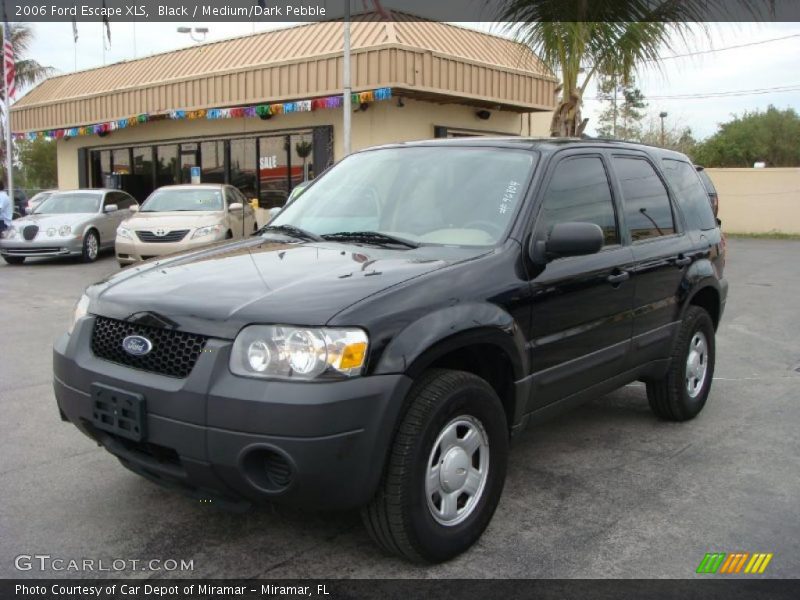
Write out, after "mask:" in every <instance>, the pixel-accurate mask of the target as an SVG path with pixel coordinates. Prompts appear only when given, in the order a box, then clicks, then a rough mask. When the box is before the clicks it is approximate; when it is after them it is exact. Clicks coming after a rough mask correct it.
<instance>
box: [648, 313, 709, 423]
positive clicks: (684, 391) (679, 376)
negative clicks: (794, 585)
mask: <svg viewBox="0 0 800 600" xmlns="http://www.w3.org/2000/svg"><path fill="white" fill-rule="evenodd" d="M697 333H701V334H702V335H703V336H704V337H705V341H706V353H705V355H706V358H705V361H706V362H705V364H706V370H705V377H704V379H703V382H702V385H699V386H697V391H696V392H695V395H694V396H692V395H691V394H690V393H689V389H688V385H689V383H688V380H687V360H688V358H689V353H690V351H691V348H690V346H691V344H692V343H693V342H694V341H695V340H696V338H695V335H696V334H697ZM714 357H715V342H714V322H713V321H712V320H711V316H710V315H709V314H708V313H707V312H706V311H705V310H704V309H702V308H700V307H699V306H689V308H688V309H687V310H686V315H685V316H684V318H683V323H682V324H681V328H680V331H679V332H678V339H677V340H676V343H675V348H674V350H673V352H672V361H671V364H670V367H669V371H668V372H667V374H666V375H665V376H664V377H662V378H661V379H658V380H653V381H648V382H647V399H648V400H649V401H650V408H651V409H652V410H653V412H654V413H655V414H656V415H657V416H658V417H660V418H662V419H665V420H667V421H688V420H689V419H693V418H694V417H696V416H697V415H698V414H699V413H700V411H701V410H703V407H704V406H705V404H706V400H707V399H708V394H709V392H710V391H711V382H712V380H713V378H714ZM694 381H697V380H696V379H694Z"/></svg>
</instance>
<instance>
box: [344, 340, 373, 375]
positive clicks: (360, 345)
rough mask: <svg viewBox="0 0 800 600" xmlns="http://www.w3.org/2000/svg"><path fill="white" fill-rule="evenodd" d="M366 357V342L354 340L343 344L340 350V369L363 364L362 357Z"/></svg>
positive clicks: (353, 367)
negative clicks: (352, 342)
mask: <svg viewBox="0 0 800 600" xmlns="http://www.w3.org/2000/svg"><path fill="white" fill-rule="evenodd" d="M366 357H367V343H366V342H356V343H355V344H349V345H347V346H345V348H344V350H343V351H342V358H341V360H340V361H339V368H340V369H357V368H361V367H363V366H364V359H366Z"/></svg>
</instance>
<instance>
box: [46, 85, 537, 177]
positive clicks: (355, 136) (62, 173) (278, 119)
mask: <svg viewBox="0 0 800 600" xmlns="http://www.w3.org/2000/svg"><path fill="white" fill-rule="evenodd" d="M403 103H404V106H403V107H399V106H398V105H397V100H385V101H382V102H375V103H372V104H370V105H369V108H368V109H367V110H366V111H363V112H362V111H356V112H354V113H353V120H352V148H353V150H359V149H361V148H366V147H369V146H374V145H376V144H386V143H390V142H402V141H410V140H419V139H428V138H432V137H433V128H434V126H437V125H442V126H446V127H453V128H462V129H474V130H480V131H487V132H497V133H504V134H510V135H520V134H523V135H547V127H548V126H549V119H550V117H549V113H535V114H534V117H533V118H532V119H531V122H532V123H533V128H532V131H531V132H529V131H528V126H527V124H528V121H529V119H528V116H527V115H521V114H519V113H516V112H510V111H491V113H492V114H491V117H490V118H489V119H488V120H481V119H478V118H477V117H476V116H475V111H476V109H475V108H473V107H469V106H463V105H458V104H433V103H429V102H421V101H415V100H409V99H403ZM542 115H544V117H543V116H542ZM316 125H333V129H334V132H333V137H334V155H335V158H336V159H337V160H338V159H339V158H341V157H342V112H341V110H333V109H332V110H319V111H314V112H307V113H291V114H286V115H277V116H275V117H273V118H272V119H269V120H266V121H265V120H261V119H258V118H250V119H225V120H216V121H215V120H211V121H209V120H206V119H199V120H194V121H186V120H185V121H158V122H155V123H147V124H143V125H139V126H136V127H132V128H129V129H123V130H119V131H115V132H113V133H111V134H110V135H108V136H106V137H102V138H101V137H99V136H96V135H93V136H86V137H79V138H74V139H71V140H66V141H64V140H59V141H58V143H57V153H58V186H59V188H61V189H70V188H76V187H78V149H79V148H86V147H95V146H116V145H120V146H126V145H131V144H139V143H143V144H150V143H154V142H157V141H162V140H170V139H185V138H191V137H201V136H228V135H237V134H252V133H259V132H270V131H276V130H283V129H295V128H302V127H313V126H316ZM539 129H541V130H539Z"/></svg>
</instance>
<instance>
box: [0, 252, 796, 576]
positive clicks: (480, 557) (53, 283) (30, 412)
mask: <svg viewBox="0 0 800 600" xmlns="http://www.w3.org/2000/svg"><path fill="white" fill-rule="evenodd" d="M798 257H800V242H798V241H772V240H747V239H733V240H730V241H729V246H728V267H727V271H726V274H727V276H728V278H729V280H730V285H731V292H730V297H729V300H728V306H727V309H726V314H725V315H724V318H723V322H722V325H721V328H720V331H719V333H718V338H717V368H716V373H715V382H714V386H713V389H712V393H711V397H710V399H709V403H708V405H707V406H706V408H705V410H704V411H703V412H702V413H701V415H700V416H699V417H698V418H697V419H695V420H694V421H691V422H688V423H684V424H674V423H665V422H660V421H658V420H656V419H655V417H653V416H652V414H651V413H650V410H649V408H648V406H647V401H646V398H645V394H644V388H643V386H641V385H640V384H635V385H631V386H628V387H626V388H623V389H621V390H618V391H616V392H614V393H612V394H609V395H607V396H605V397H602V398H598V399H596V400H594V401H592V402H591V403H589V404H587V405H584V406H583V407H581V408H579V409H577V410H575V411H573V412H571V413H568V414H565V415H563V416H561V417H559V418H557V419H556V420H553V421H550V422H549V423H547V424H545V425H541V426H538V427H536V428H533V429H531V430H529V431H528V432H527V433H526V434H524V435H523V436H522V437H521V438H520V439H519V440H518V441H517V442H515V446H514V448H513V451H512V455H511V460H510V465H509V473H508V480H507V482H506V488H505V492H504V495H503V498H502V500H501V502H500V506H499V508H498V510H497V513H496V515H495V517H494V520H493V521H492V523H491V524H490V526H489V528H488V530H487V531H486V533H485V534H484V536H483V537H482V539H481V540H480V541H479V542H478V544H477V545H476V546H475V547H473V548H472V549H471V550H470V551H469V552H467V553H466V554H464V555H462V556H460V557H459V558H457V559H455V560H453V561H451V562H449V563H447V564H444V565H439V566H435V567H428V568H423V567H417V566H412V565H409V564H406V563H404V562H402V561H400V560H398V559H395V558H393V557H391V556H387V555H384V554H382V553H381V552H380V551H379V550H377V549H376V547H375V546H373V545H372V543H371V542H370V540H369V538H368V537H367V534H366V532H365V531H364V530H363V529H362V527H361V523H360V519H359V516H358V514H357V513H344V514H329V513H315V514H308V513H303V512H299V511H296V510H293V509H290V508H284V507H276V508H263V509H256V510H252V511H250V512H248V513H244V514H232V513H225V512H222V511H220V510H218V509H216V508H214V507H210V506H207V505H202V504H200V503H198V502H197V501H192V500H190V499H186V498H184V497H182V496H179V495H177V494H175V493H173V492H169V491H165V490H162V489H160V488H159V487H157V486H155V485H154V484H152V483H150V482H148V481H145V480H143V479H140V478H139V477H137V476H135V475H133V474H132V473H130V472H128V471H127V470H125V469H124V468H122V467H121V466H120V465H119V463H118V462H117V461H116V459H114V458H113V457H112V456H111V455H109V454H107V453H106V452H105V451H104V450H102V449H100V448H97V447H96V446H94V445H93V444H92V443H91V442H90V440H89V439H88V438H86V437H84V436H83V435H82V434H81V433H79V432H78V430H77V429H75V428H74V427H73V426H71V425H68V424H64V423H62V422H61V421H60V420H59V417H58V412H57V410H56V406H55V400H54V398H53V393H52V389H51V354H50V352H51V344H52V341H53V339H54V338H55V337H57V336H58V335H59V334H60V333H61V332H62V331H63V330H64V329H65V328H66V326H67V322H68V320H69V317H70V313H71V310H72V307H73V304H74V302H75V301H76V300H77V298H78V297H79V295H80V293H81V291H82V289H83V288H84V287H85V286H86V285H88V284H89V283H92V282H93V281H96V280H98V279H100V278H102V277H103V276H105V275H107V274H109V273H112V272H114V271H116V270H117V269H118V267H117V263H116V262H115V260H114V259H113V257H112V256H104V257H103V258H101V260H99V261H98V262H97V263H95V264H93V265H83V264H80V263H78V262H74V261H63V260H59V261H32V262H31V263H30V264H28V263H26V264H25V265H23V266H21V267H11V266H8V265H5V264H2V266H0V328H2V329H1V331H2V337H0V345H1V346H2V350H0V399H1V401H0V405H1V406H2V410H3V416H2V418H0V457H1V458H0V577H45V576H54V575H56V576H73V577H74V576H80V574H79V573H70V572H61V573H55V572H53V571H45V572H40V571H35V570H32V571H25V572H19V571H17V570H16V569H15V567H14V558H15V557H16V556H18V555H20V554H49V555H51V556H53V557H61V558H65V559H83V558H93V559H104V560H107V561H111V560H113V559H148V560H149V559H162V560H163V559H177V560H180V559H184V560H193V561H194V570H193V571H192V572H191V573H179V572H171V573H163V572H162V573H150V572H137V571H133V572H124V573H119V574H116V575H123V576H132V577H150V576H163V575H166V576H184V577H185V576H197V577H248V578H250V577H263V578H284V577H286V578H294V577H315V578H316V577H320V578H321V577H359V578H377V577H435V578H445V577H453V578H480V577H490V578H491V577H498V578H512V577H521V578H526V577H537V578H540V577H553V578H562V577H581V578H594V577H637V578H651V577H670V578H685V577H692V576H694V572H695V569H696V568H697V565H698V564H699V562H700V561H701V559H702V558H703V556H704V554H705V553H706V552H712V551H718V552H736V551H743V552H771V553H774V558H773V559H772V562H771V563H770V565H769V567H768V569H767V571H766V573H765V575H764V576H770V577H797V576H798V575H800V518H799V517H798V515H799V514H800V510H799V509H800V458H799V457H800V434H799V433H798V431H800V341H799V340H800V309H799V308H798V307H800V301H798V298H800V260H798ZM94 575H100V576H103V575H107V573H95V574H94ZM705 577H709V576H705Z"/></svg>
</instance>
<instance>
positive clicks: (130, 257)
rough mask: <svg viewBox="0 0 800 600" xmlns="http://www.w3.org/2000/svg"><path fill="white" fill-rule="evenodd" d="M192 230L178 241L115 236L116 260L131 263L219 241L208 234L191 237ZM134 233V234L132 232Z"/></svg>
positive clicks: (121, 262)
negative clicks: (148, 240)
mask: <svg viewBox="0 0 800 600" xmlns="http://www.w3.org/2000/svg"><path fill="white" fill-rule="evenodd" d="M192 233H193V232H189V233H188V234H186V237H185V238H184V239H182V240H181V241H180V242H155V243H152V242H151V243H147V242H142V241H140V240H138V239H129V238H121V237H119V236H118V237H117V240H116V242H115V245H114V248H115V252H116V255H117V260H118V261H119V263H120V264H123V265H125V264H133V263H137V262H140V261H143V260H147V259H149V258H154V257H157V256H166V255H168V254H175V253H178V252H185V251H186V250H194V249H196V248H202V247H203V246H208V245H210V244H213V243H215V242H218V241H220V240H219V239H217V237H216V236H213V235H208V236H205V237H201V238H197V239H192V238H191V237H190V236H191V235H192ZM134 235H135V234H134Z"/></svg>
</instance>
